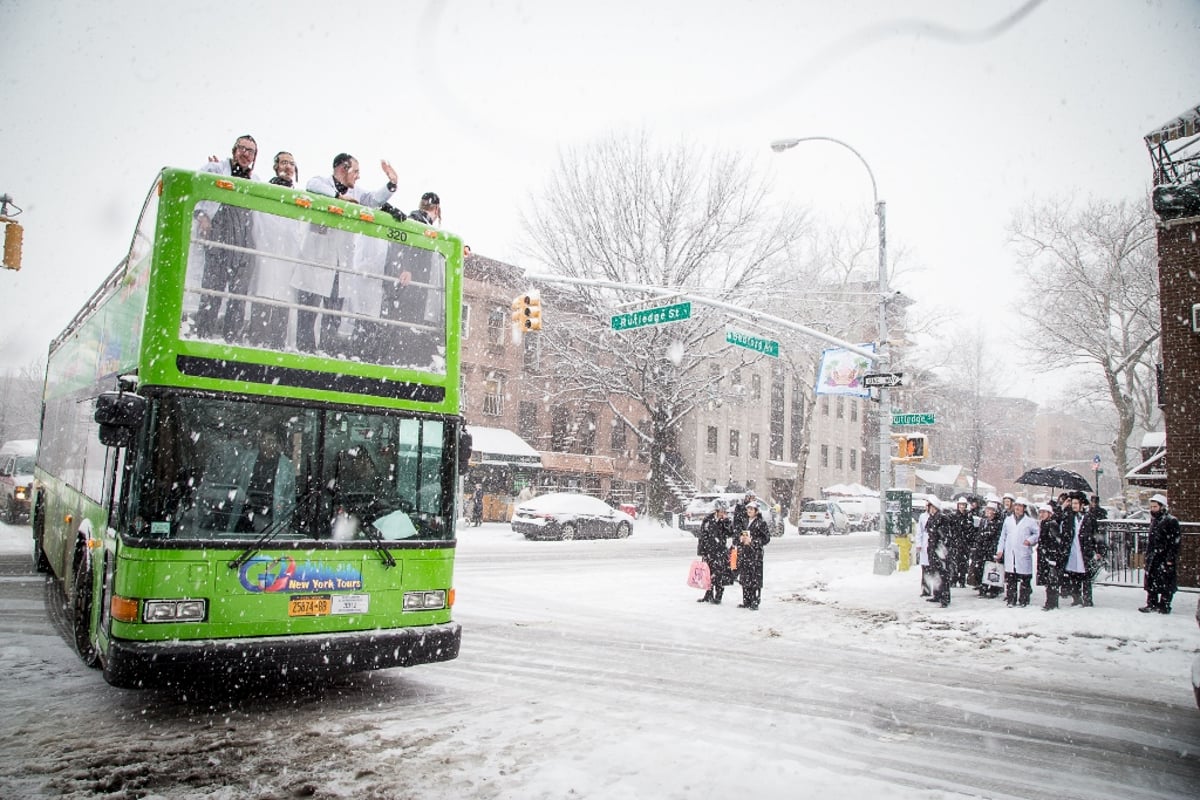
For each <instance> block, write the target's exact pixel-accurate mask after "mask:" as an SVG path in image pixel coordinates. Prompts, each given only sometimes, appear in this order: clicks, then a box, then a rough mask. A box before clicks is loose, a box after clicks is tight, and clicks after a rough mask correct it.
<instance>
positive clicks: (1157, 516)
mask: <svg viewBox="0 0 1200 800" xmlns="http://www.w3.org/2000/svg"><path fill="white" fill-rule="evenodd" d="M1149 539H1150V541H1149V544H1148V545H1147V547H1146V578H1145V581H1144V582H1143V584H1142V585H1143V586H1144V587H1145V589H1146V605H1145V606H1143V607H1142V608H1139V609H1138V611H1141V612H1142V613H1143V614H1146V613H1149V612H1151V611H1157V612H1158V613H1160V614H1170V613H1171V598H1173V597H1174V596H1175V590H1176V589H1178V588H1179V583H1178V577H1177V567H1176V565H1177V564H1178V562H1179V520H1177V519H1175V517H1173V516H1171V515H1170V514H1169V513H1168V512H1167V498H1166V497H1165V496H1163V495H1161V494H1156V495H1154V497H1151V498H1150V536H1149Z"/></svg>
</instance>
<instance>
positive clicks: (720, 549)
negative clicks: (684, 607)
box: [696, 499, 733, 605]
mask: <svg viewBox="0 0 1200 800" xmlns="http://www.w3.org/2000/svg"><path fill="white" fill-rule="evenodd" d="M732 535H733V523H732V521H731V520H730V519H729V506H728V505H727V504H726V503H725V501H724V500H720V499H718V500H717V501H716V502H715V503H714V504H713V510H712V513H711V514H709V515H708V516H707V517H705V518H704V521H703V522H701V523H700V535H699V538H698V539H697V541H696V555H698V556H700V557H701V558H703V559H704V563H706V564H708V572H709V575H710V576H711V578H712V583H711V585H710V586H709V589H708V591H707V592H705V593H704V597H701V598H700V599H699V600H697V601H696V602H697V603H712V604H713V605H720V604H721V596H722V595H724V593H725V587H726V586H728V585H729V584H731V583H733V574H732V573H731V572H730V570H729V537H730V536H732Z"/></svg>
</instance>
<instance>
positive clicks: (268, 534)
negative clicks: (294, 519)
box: [229, 519, 291, 569]
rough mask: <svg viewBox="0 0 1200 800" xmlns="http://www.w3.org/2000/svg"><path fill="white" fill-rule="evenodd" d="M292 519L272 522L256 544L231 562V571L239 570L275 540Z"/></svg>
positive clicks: (255, 541)
mask: <svg viewBox="0 0 1200 800" xmlns="http://www.w3.org/2000/svg"><path fill="white" fill-rule="evenodd" d="M290 522H291V520H290V519H281V520H278V521H277V522H272V523H271V524H270V525H268V526H267V527H266V528H265V529H264V530H263V532H262V535H261V536H259V537H258V538H257V539H255V540H254V544H252V545H250V546H249V547H247V548H246V549H245V550H244V551H243V552H242V554H241V555H239V556H238V557H237V558H235V559H234V560H233V561H230V562H229V568H230V569H238V568H240V567H241V566H242V565H243V564H245V563H246V562H247V561H249V560H250V559H251V558H252V557H253V556H254V554H255V553H257V552H258V551H259V550H261V549H262V546H263V545H264V544H266V543H267V542H269V541H271V540H272V539H274V538H275V537H276V536H277V535H278V534H279V532H280V531H282V530H283V529H284V528H286V527H287V526H288V524H289V523H290Z"/></svg>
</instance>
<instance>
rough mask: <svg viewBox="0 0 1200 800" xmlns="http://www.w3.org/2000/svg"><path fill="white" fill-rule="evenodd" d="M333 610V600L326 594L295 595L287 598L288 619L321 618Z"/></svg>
mask: <svg viewBox="0 0 1200 800" xmlns="http://www.w3.org/2000/svg"><path fill="white" fill-rule="evenodd" d="M332 608H333V598H332V597H330V596H329V595H327V594H307V595H297V596H294V597H290V598H288V616H289V617H323V616H325V615H326V614H328V613H329V612H330V610H332Z"/></svg>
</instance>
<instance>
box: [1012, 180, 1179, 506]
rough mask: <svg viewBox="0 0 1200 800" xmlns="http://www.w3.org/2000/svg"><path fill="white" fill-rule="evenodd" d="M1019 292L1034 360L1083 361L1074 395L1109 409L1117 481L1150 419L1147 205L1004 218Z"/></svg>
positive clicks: (1063, 206)
mask: <svg viewBox="0 0 1200 800" xmlns="http://www.w3.org/2000/svg"><path fill="white" fill-rule="evenodd" d="M1010 230H1011V233H1012V241H1013V244H1014V245H1015V247H1016V251H1017V254H1018V258H1019V264H1020V270H1021V274H1022V279H1023V281H1024V287H1025V289H1026V291H1025V292H1024V293H1023V294H1022V296H1021V298H1020V301H1019V310H1020V312H1021V313H1022V315H1023V316H1024V318H1025V320H1026V322H1027V323H1028V326H1027V328H1026V329H1025V330H1026V332H1025V344H1026V346H1027V347H1028V348H1029V349H1030V350H1032V351H1033V352H1034V353H1036V354H1037V356H1038V357H1039V359H1040V360H1041V361H1042V363H1044V364H1046V365H1048V366H1054V367H1069V366H1075V367H1081V368H1083V372H1084V375H1085V376H1087V377H1086V378H1085V379H1084V380H1085V382H1084V384H1083V385H1082V386H1081V387H1080V389H1081V392H1092V391H1096V390H1098V391H1099V394H1101V395H1102V396H1104V397H1105V398H1106V399H1107V401H1108V402H1109V403H1110V404H1111V405H1112V407H1113V408H1114V409H1115V411H1116V417H1117V424H1116V430H1115V431H1114V436H1113V439H1112V442H1111V447H1112V454H1113V460H1114V461H1115V462H1116V465H1117V471H1118V473H1119V476H1120V478H1121V489H1122V491H1123V490H1124V488H1125V479H1124V476H1125V474H1126V473H1127V472H1128V471H1129V463H1128V452H1129V447H1130V443H1129V439H1130V436H1131V435H1132V433H1133V431H1134V428H1135V426H1136V425H1137V424H1138V423H1139V422H1140V423H1141V424H1142V425H1143V426H1145V427H1146V428H1147V429H1150V428H1152V427H1153V426H1154V423H1155V420H1156V417H1157V408H1156V406H1155V405H1154V403H1153V401H1152V399H1150V398H1152V397H1153V387H1154V359H1153V355H1154V352H1153V350H1154V345H1155V343H1156V342H1157V341H1158V337H1159V332H1160V327H1159V325H1160V323H1159V313H1158V273H1157V261H1156V256H1155V244H1154V243H1155V237H1154V217H1153V213H1152V212H1151V210H1150V208H1149V206H1148V205H1147V204H1146V203H1145V202H1116V203H1113V202H1105V201H1096V200H1093V201H1090V202H1088V203H1087V204H1086V205H1084V206H1083V207H1082V208H1079V209H1076V208H1074V207H1072V206H1071V205H1070V204H1069V203H1066V202H1049V203H1046V204H1045V205H1042V206H1038V207H1030V208H1028V209H1026V210H1025V211H1023V212H1021V213H1019V214H1017V215H1016V216H1015V218H1014V219H1013V222H1012V225H1011V228H1010Z"/></svg>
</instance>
